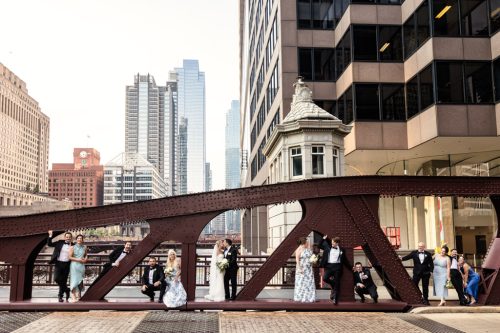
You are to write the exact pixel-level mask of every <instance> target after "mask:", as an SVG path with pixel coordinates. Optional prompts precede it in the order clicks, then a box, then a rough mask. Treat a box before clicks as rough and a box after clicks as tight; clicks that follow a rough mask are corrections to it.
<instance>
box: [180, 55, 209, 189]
mask: <svg viewBox="0 0 500 333" xmlns="http://www.w3.org/2000/svg"><path fill="white" fill-rule="evenodd" d="M175 73H176V76H177V105H178V115H179V137H180V140H183V141H184V142H185V143H186V144H185V145H184V144H183V142H182V143H179V146H180V149H179V160H180V162H179V163H180V164H181V167H180V169H179V170H178V172H179V179H180V182H185V185H184V183H180V184H179V194H185V193H193V192H203V191H205V190H206V188H205V162H206V146H205V138H206V134H205V131H206V128H205V127H206V125H205V124H206V121H205V73H204V72H200V68H199V64H198V60H184V61H183V66H182V67H181V68H175ZM181 127H182V133H181ZM184 165H185V166H186V168H183V166H184Z"/></svg>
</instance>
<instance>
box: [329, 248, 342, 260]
mask: <svg viewBox="0 0 500 333" xmlns="http://www.w3.org/2000/svg"><path fill="white" fill-rule="evenodd" d="M339 262H340V248H339V247H337V248H334V247H332V248H331V249H330V256H329V257H328V263H329V264H336V263H339Z"/></svg>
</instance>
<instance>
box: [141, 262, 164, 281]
mask: <svg viewBox="0 0 500 333" xmlns="http://www.w3.org/2000/svg"><path fill="white" fill-rule="evenodd" d="M154 268H156V271H155V272H154V273H153V283H155V282H158V281H160V282H163V281H165V273H164V272H163V267H161V266H160V265H158V264H157V265H156V266H155V267H154ZM150 270H151V267H149V265H148V266H147V267H146V268H144V274H142V284H143V285H144V284H146V285H148V284H149V271H150Z"/></svg>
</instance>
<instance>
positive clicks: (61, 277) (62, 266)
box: [54, 260, 71, 298]
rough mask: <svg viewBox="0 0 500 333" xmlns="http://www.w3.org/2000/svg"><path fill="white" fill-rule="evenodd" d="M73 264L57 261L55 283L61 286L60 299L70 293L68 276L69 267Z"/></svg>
mask: <svg viewBox="0 0 500 333" xmlns="http://www.w3.org/2000/svg"><path fill="white" fill-rule="evenodd" d="M70 264H71V263H70V262H69V261H67V262H65V261H59V260H57V261H56V264H55V266H54V281H55V282H56V283H57V285H58V286H59V293H58V294H57V296H58V297H59V298H62V297H63V294H64V293H65V292H69V288H68V275H69V265H70Z"/></svg>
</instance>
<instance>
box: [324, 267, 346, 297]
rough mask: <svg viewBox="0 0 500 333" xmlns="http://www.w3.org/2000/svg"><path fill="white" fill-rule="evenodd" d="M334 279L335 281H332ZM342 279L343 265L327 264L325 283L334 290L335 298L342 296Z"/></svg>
mask: <svg viewBox="0 0 500 333" xmlns="http://www.w3.org/2000/svg"><path fill="white" fill-rule="evenodd" d="M332 277H333V280H332ZM341 277H342V265H341V264H326V266H325V273H324V274H323V282H325V283H328V284H329V285H330V287H331V288H332V291H333V295H334V297H338V296H339V295H340V279H341Z"/></svg>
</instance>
